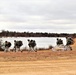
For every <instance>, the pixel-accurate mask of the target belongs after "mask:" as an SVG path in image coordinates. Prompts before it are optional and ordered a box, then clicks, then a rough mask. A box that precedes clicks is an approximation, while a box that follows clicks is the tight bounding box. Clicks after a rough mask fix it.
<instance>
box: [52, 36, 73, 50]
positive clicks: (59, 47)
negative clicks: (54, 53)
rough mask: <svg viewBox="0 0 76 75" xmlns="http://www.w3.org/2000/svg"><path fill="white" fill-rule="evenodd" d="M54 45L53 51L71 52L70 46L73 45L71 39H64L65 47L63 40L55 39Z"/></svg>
mask: <svg viewBox="0 0 76 75" xmlns="http://www.w3.org/2000/svg"><path fill="white" fill-rule="evenodd" d="M56 44H57V45H56V46H55V47H54V48H53V50H72V47H71V46H70V45H72V44H74V40H73V39H72V38H71V37H66V45H64V44H63V40H62V39H59V38H57V42H56Z"/></svg>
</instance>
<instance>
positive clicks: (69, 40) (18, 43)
mask: <svg viewBox="0 0 76 75" xmlns="http://www.w3.org/2000/svg"><path fill="white" fill-rule="evenodd" d="M27 41H28V46H29V51H35V52H37V49H35V47H36V41H35V40H30V39H28V40H27ZM56 44H57V46H61V45H63V40H62V39H59V38H57V42H56ZM72 44H74V41H73V39H72V38H71V37H66V47H70V45H72ZM11 45H12V44H11V43H10V42H8V41H5V44H4V46H5V49H4V51H5V52H7V51H10V50H9V48H10V47H11ZM22 45H23V42H22V41H20V40H19V41H16V40H14V49H13V50H14V51H15V52H17V51H19V50H20V47H21V46H22ZM70 49H71V50H72V48H71V47H70ZM20 51H21V52H22V50H20Z"/></svg>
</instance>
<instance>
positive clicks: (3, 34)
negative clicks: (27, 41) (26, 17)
mask: <svg viewBox="0 0 76 75" xmlns="http://www.w3.org/2000/svg"><path fill="white" fill-rule="evenodd" d="M67 36H68V37H74V38H75V37H76V33H73V34H69V33H47V32H44V33H42V32H35V33H33V32H16V31H5V30H2V31H1V32H0V37H67Z"/></svg>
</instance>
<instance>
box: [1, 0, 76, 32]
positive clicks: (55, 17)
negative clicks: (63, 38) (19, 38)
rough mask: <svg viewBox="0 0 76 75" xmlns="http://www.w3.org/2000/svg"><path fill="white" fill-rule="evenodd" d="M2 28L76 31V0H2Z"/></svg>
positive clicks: (12, 29) (11, 29) (36, 30)
mask: <svg viewBox="0 0 76 75" xmlns="http://www.w3.org/2000/svg"><path fill="white" fill-rule="evenodd" d="M0 30H10V31H21V32H23V31H29V32H50V33H51V32H52V33H76V0H0Z"/></svg>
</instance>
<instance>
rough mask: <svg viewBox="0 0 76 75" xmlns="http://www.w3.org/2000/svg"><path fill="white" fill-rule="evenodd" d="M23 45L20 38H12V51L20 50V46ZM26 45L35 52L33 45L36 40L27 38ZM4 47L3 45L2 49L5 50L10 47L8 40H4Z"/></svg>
mask: <svg viewBox="0 0 76 75" xmlns="http://www.w3.org/2000/svg"><path fill="white" fill-rule="evenodd" d="M22 45H23V42H22V41H21V40H19V41H16V40H14V49H13V50H14V51H15V52H17V51H19V50H20V47H21V46H22ZM28 46H29V51H31V50H32V51H35V52H37V51H36V50H35V49H34V47H35V46H36V42H35V40H29V39H28ZM4 47H5V49H4V51H5V52H7V51H10V49H9V48H10V47H11V43H10V42H8V41H5V43H4ZM20 51H21V52H22V50H20Z"/></svg>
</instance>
